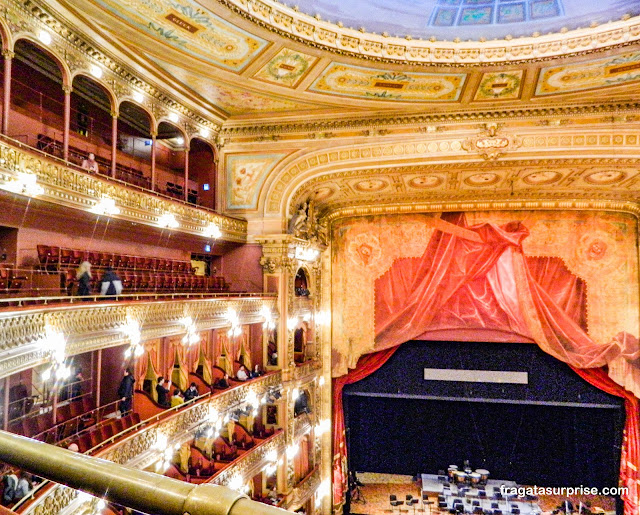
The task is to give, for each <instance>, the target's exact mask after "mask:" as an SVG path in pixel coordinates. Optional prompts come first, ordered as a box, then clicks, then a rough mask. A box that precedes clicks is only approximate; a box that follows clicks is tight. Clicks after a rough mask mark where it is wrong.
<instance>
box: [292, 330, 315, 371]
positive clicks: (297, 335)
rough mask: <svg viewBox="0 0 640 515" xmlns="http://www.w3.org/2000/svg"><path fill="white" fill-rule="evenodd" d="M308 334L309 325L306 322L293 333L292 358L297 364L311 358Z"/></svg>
mask: <svg viewBox="0 0 640 515" xmlns="http://www.w3.org/2000/svg"><path fill="white" fill-rule="evenodd" d="M309 336H310V335H309V326H308V325H307V323H306V322H305V323H303V324H302V326H301V327H298V328H297V329H296V330H295V331H294V333H293V360H294V362H295V363H296V364H298V365H301V364H302V363H305V362H306V361H308V360H309V359H311V350H312V349H311V345H310V343H309Z"/></svg>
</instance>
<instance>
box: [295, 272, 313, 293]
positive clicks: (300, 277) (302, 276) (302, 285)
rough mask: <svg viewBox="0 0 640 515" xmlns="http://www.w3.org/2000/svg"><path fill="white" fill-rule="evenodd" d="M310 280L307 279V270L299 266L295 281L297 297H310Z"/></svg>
mask: <svg viewBox="0 0 640 515" xmlns="http://www.w3.org/2000/svg"><path fill="white" fill-rule="evenodd" d="M308 284H309V281H308V279H307V272H305V270H304V269H303V268H299V269H298V271H297V272H296V278H295V282H294V287H295V294H296V297H308V296H309V294H310V291H309V286H308Z"/></svg>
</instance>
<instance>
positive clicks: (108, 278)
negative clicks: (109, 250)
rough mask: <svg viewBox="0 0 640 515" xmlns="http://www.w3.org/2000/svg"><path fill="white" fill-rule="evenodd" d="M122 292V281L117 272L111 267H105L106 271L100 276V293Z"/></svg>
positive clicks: (110, 294)
mask: <svg viewBox="0 0 640 515" xmlns="http://www.w3.org/2000/svg"><path fill="white" fill-rule="evenodd" d="M121 293H122V281H121V280H120V277H118V274H116V273H115V272H114V271H113V268H111V267H109V268H107V271H106V272H105V273H104V276H102V282H101V283H100V295H107V296H113V295H120V294H121Z"/></svg>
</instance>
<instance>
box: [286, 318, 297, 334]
mask: <svg viewBox="0 0 640 515" xmlns="http://www.w3.org/2000/svg"><path fill="white" fill-rule="evenodd" d="M297 326H298V318H297V317H289V318H288V319H287V329H289V331H293V330H294V329H295V328H296V327H297Z"/></svg>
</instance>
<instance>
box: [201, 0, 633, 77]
mask: <svg viewBox="0 0 640 515" xmlns="http://www.w3.org/2000/svg"><path fill="white" fill-rule="evenodd" d="M211 1H217V2H218V3H219V4H222V5H223V6H225V7H227V8H228V9H229V10H231V11H232V12H234V13H236V14H238V15H240V16H242V17H243V18H245V19H247V20H250V21H251V22H252V23H254V24H255V25H257V26H259V27H263V28H265V29H267V30H269V31H270V32H273V33H274V34H277V35H278V36H282V37H285V38H288V39H290V40H292V41H295V42H298V43H302V44H304V45H306V46H309V47H312V48H315V49H318V50H324V51H328V52H331V53H333V54H336V55H339V56H341V57H351V58H358V59H363V60H367V61H373V62H379V63H392V64H403V65H407V64H410V65H424V64H428V65H433V64H442V65H446V66H449V67H461V66H469V65H475V66H486V65H487V64H504V63H509V64H516V63H523V62H532V61H533V62H539V61H546V60H550V59H554V58H558V57H569V56H571V57H573V56H577V55H586V54H591V53H594V52H597V51H602V50H605V49H611V48H613V47H624V46H627V45H630V44H633V43H634V42H635V41H637V40H638V39H639V38H640V18H639V17H635V18H629V19H623V20H619V21H614V22H610V23H607V24H604V25H601V26H599V27H591V28H585V29H576V30H571V31H566V32H564V33H556V34H548V35H544V36H541V35H535V36H531V37H522V38H517V39H503V40H496V41H459V40H454V41H437V40H436V41H432V40H429V41H425V40H414V39H411V38H409V37H407V38H399V37H388V36H385V35H380V34H371V33H366V32H360V31H357V30H354V29H348V28H345V27H341V26H338V25H336V24H333V23H331V22H327V21H323V20H320V19H318V18H315V17H312V16H309V15H307V14H303V13H300V12H298V11H297V10H294V9H291V8H289V7H287V6H286V5H283V4H282V3H280V2H277V1H275V0H211Z"/></svg>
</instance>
